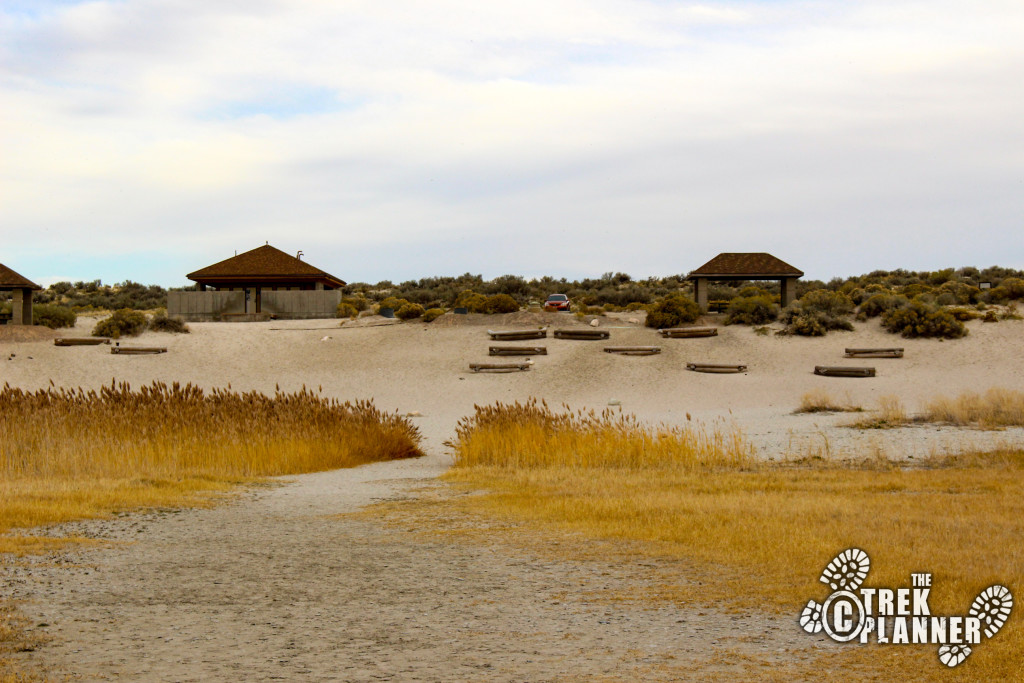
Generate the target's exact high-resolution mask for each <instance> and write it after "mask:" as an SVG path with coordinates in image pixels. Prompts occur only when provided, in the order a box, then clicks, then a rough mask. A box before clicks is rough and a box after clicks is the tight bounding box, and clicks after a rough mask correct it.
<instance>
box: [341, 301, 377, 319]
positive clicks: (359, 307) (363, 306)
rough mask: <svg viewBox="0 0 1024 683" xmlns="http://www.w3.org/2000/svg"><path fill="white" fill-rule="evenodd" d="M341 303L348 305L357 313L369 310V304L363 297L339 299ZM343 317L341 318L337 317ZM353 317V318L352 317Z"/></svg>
mask: <svg viewBox="0 0 1024 683" xmlns="http://www.w3.org/2000/svg"><path fill="white" fill-rule="evenodd" d="M341 303H343V304H348V305H349V306H352V307H353V308H354V309H356V312H357V313H361V312H363V311H366V310H369V308H370V302H369V300H368V299H367V298H366V297H365V296H343V297H341ZM338 317H339V318H340V317H343V316H340V315H339V316H338ZM353 317H354V316H353Z"/></svg>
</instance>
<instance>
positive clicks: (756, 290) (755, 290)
mask: <svg viewBox="0 0 1024 683" xmlns="http://www.w3.org/2000/svg"><path fill="white" fill-rule="evenodd" d="M736 296H738V297H741V298H744V299H749V298H750V297H752V296H766V297H769V298H771V299H772V300H774V299H775V297H774V295H772V293H771V292H769V291H768V290H767V289H765V288H764V287H758V286H757V285H747V286H746V287H744V288H743V289H741V290H740V291H739V293H738V294H736ZM734 298H736V297H729V299H730V300H732V299H734Z"/></svg>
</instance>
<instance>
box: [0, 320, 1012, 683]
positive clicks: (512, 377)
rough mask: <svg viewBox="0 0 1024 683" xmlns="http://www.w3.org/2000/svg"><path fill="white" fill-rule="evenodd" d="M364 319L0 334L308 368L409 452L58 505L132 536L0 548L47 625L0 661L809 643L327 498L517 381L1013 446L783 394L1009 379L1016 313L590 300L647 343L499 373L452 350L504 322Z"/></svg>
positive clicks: (544, 359) (243, 379) (169, 663)
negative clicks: (736, 369)
mask: <svg viewBox="0 0 1024 683" xmlns="http://www.w3.org/2000/svg"><path fill="white" fill-rule="evenodd" d="M523 317H524V316H519V318H520V321H519V324H522V318H523ZM377 322H380V321H376V320H363V321H360V322H359V324H358V325H354V326H346V327H343V328H339V327H338V326H337V323H336V321H313V322H309V321H303V322H287V323H281V322H272V323H255V324H196V325H192V329H193V333H192V334H190V335H184V336H168V335H157V334H147V335H145V336H144V337H143V338H142V339H140V340H131V341H126V342H124V343H126V344H136V343H138V344H145V345H156V344H159V345H166V346H167V347H168V348H169V352H168V353H167V354H162V355H158V356H117V355H111V354H110V353H109V348H108V347H82V348H59V347H55V346H53V345H52V342H51V341H46V340H43V341H35V342H17V343H15V342H12V341H5V340H4V339H3V337H2V335H0V368H2V370H0V372H2V378H3V380H4V381H6V382H9V383H10V384H12V385H15V386H21V387H26V388H31V387H42V386H45V385H47V384H48V382H49V381H50V380H52V381H53V382H54V383H56V384H58V385H64V386H72V387H77V386H85V387H94V386H98V385H100V384H103V383H106V382H110V380H111V379H112V378H116V379H118V380H127V381H129V382H131V383H132V384H134V385H138V384H142V383H147V382H150V381H152V380H163V381H168V382H171V381H178V382H193V383H196V384H199V385H202V386H206V387H212V386H224V385H227V384H229V383H230V384H231V385H232V386H233V387H235V388H238V389H257V390H260V391H265V392H272V391H274V388H275V386H277V385H279V386H280V387H281V388H282V389H296V388H298V387H300V386H302V385H303V384H304V385H306V386H310V387H318V386H320V387H322V388H323V391H324V393H325V394H328V395H331V396H336V397H339V398H344V399H355V398H373V399H374V401H375V402H376V403H377V405H378V406H380V407H382V408H384V409H387V410H396V411H400V412H403V413H405V412H409V411H419V412H421V413H422V414H423V416H422V417H417V418H414V419H415V421H416V423H417V424H418V425H419V426H420V428H421V429H422V431H423V433H424V435H425V437H426V446H427V450H428V453H429V455H428V456H427V457H425V458H422V459H419V460H417V461H411V462H395V463H381V464H376V465H371V466H367V467H362V468H357V469H354V470H343V471H338V472H328V473H321V474H313V475H306V476H302V477H296V478H293V479H291V480H289V482H288V483H286V484H284V485H282V486H280V487H276V488H269V489H267V488H261V489H258V490H254V491H249V492H246V493H244V494H243V495H242V496H241V497H240V499H239V500H237V501H236V502H234V503H231V504H228V505H224V506H221V507H218V508H216V509H212V510H190V511H183V512H177V513H166V512H164V513H152V514H145V515H130V516H126V517H123V518H120V519H117V520H111V521H104V522H89V523H79V524H74V525H68V526H67V530H68V531H75V532H80V533H86V534H90V535H94V536H97V537H101V538H109V539H115V540H131V541H133V543H131V544H130V545H122V546H118V547H115V548H113V549H106V550H94V551H84V552H77V553H73V554H69V555H65V556H61V557H58V558H56V560H57V561H56V562H54V561H52V560H53V559H54V558H49V559H47V560H45V561H39V562H33V563H30V564H29V565H28V566H17V565H12V564H8V565H6V566H4V567H3V569H2V571H3V576H4V584H5V585H6V586H7V588H8V592H9V593H10V594H11V595H12V596H13V597H15V598H18V599H23V600H25V601H26V602H25V604H24V610H25V612H26V614H28V615H29V616H30V617H31V619H32V621H33V623H35V624H47V626H45V627H38V628H39V629H40V630H43V631H45V632H47V633H49V634H50V635H51V636H53V640H52V642H51V644H49V645H47V646H45V647H43V648H42V649H40V650H39V651H38V652H35V653H27V654H24V655H23V657H24V658H25V659H26V660H27V661H28V662H29V663H35V664H40V665H42V666H44V667H45V668H46V669H47V670H49V671H50V672H52V673H55V674H61V673H74V674H79V675H82V676H84V677H86V678H92V677H97V678H100V679H107V678H109V679H120V680H131V681H165V680H179V681H201V680H202V681H233V680H275V679H281V680H311V681H321V680H322V681H328V680H342V681H345V680H351V681H368V680H402V681H404V680H410V681H411V680H427V681H441V680H498V681H518V680H531V681H539V680H575V679H577V678H578V680H587V679H590V678H593V677H595V676H600V675H608V676H611V677H613V678H618V679H622V680H631V679H636V678H638V677H640V676H641V675H642V676H643V677H645V678H650V679H658V678H662V677H664V678H666V679H670V678H672V677H674V676H678V674H679V673H680V671H685V669H686V666H687V665H686V662H687V661H688V660H689V659H691V658H697V659H706V658H707V657H708V656H709V654H710V653H712V652H713V651H714V649H715V646H726V647H729V648H732V649H733V650H734V651H737V652H746V653H749V654H750V655H751V656H756V657H766V656H767V657H768V658H771V657H772V656H774V655H773V653H775V655H777V653H779V652H781V651H786V650H790V649H793V648H798V649H799V648H806V647H809V646H810V647H813V646H815V643H814V641H813V640H811V639H807V638H806V637H805V636H803V634H802V632H800V631H798V629H797V627H796V624H795V620H793V619H776V618H765V617H745V616H743V617H741V616H737V615H727V614H720V613H716V612H714V611H710V610H704V609H701V610H695V609H681V608H658V609H645V608H643V607H640V606H628V605H625V606H623V605H618V604H613V605H610V604H606V603H602V602H600V601H595V600H594V598H593V595H594V594H595V592H596V593H598V594H599V593H600V592H602V591H612V592H614V591H615V590H617V589H618V588H621V587H624V586H626V585H636V584H637V583H640V584H643V582H645V581H648V580H650V570H649V568H648V567H644V566H617V565H613V564H609V563H602V562H601V561H599V560H579V561H574V562H554V561H551V560H545V559H542V558H538V557H534V556H531V555H529V554H528V553H525V552H524V551H518V550H511V549H508V548H490V547H476V546H469V545H466V546H463V545H453V544H450V543H447V542H444V541H439V540H424V539H423V538H422V537H420V536H418V535H416V534H415V533H412V530H405V529H394V528H387V527H385V526H382V525H380V524H377V523H374V522H373V521H367V520H354V519H349V518H344V517H342V518H332V517H331V515H335V514H337V513H344V512H348V511H352V510H356V509H358V508H360V507H361V506H364V505H366V504H368V503H370V502H373V501H376V500H386V499H392V498H396V497H402V496H403V495H406V492H407V491H408V490H409V489H410V488H413V487H416V486H422V485H424V484H427V483H429V482H430V480H431V479H432V478H433V477H435V476H436V475H437V474H438V473H439V472H441V471H443V469H444V468H445V467H446V466H447V464H448V456H447V454H446V453H445V451H444V449H443V447H442V445H441V444H442V442H443V441H444V440H445V439H447V438H449V437H450V436H451V434H452V430H453V429H454V426H455V423H456V421H457V420H458V419H459V418H460V417H462V416H464V415H467V414H469V413H470V412H471V411H472V408H473V405H474V403H491V402H493V401H496V400H503V401H512V400H524V399H526V398H528V397H531V396H535V397H538V398H544V399H546V400H547V401H548V402H549V403H556V404H557V403H562V402H565V403H568V404H570V405H572V406H573V407H593V408H598V409H601V408H604V407H605V406H607V404H608V402H609V400H610V399H616V400H618V401H620V402H621V404H622V407H623V410H625V411H627V412H632V413H635V414H637V415H639V416H640V417H642V418H644V419H648V420H665V421H673V422H681V421H685V420H686V419H687V414H688V413H689V414H690V416H691V417H692V418H693V419H697V420H708V421H712V420H718V419H722V420H726V421H735V422H736V423H737V424H739V425H740V426H741V427H742V428H743V429H744V430H745V431H746V432H747V433H748V435H749V436H750V438H751V439H752V440H753V441H754V443H755V444H756V447H757V448H758V450H759V452H761V453H762V454H763V455H765V456H766V457H778V456H781V455H784V454H785V453H786V452H788V451H790V450H793V449H796V450H800V449H806V448H812V447H815V446H817V445H820V444H823V443H825V442H826V441H827V442H828V443H829V444H830V447H831V448H832V449H834V450H842V451H846V452H847V453H849V454H854V453H862V452H865V451H866V450H868V449H871V448H876V447H877V448H882V449H885V450H887V451H888V452H890V453H891V454H894V455H904V456H905V455H913V454H916V453H921V454H924V453H927V452H928V451H929V450H930V449H932V448H942V447H959V446H970V445H990V444H993V443H997V442H999V441H1010V442H1014V443H1017V444H1018V445H1019V444H1020V442H1021V434H1020V431H1019V430H1008V431H1004V432H981V431H976V430H963V429H952V428H935V427H914V428H907V429H900V430H886V431H884V432H882V431H875V432H869V433H864V432H857V431H854V430H850V429H845V428H842V427H837V426H835V423H836V422H837V421H841V420H844V419H848V418H843V417H835V416H813V415H812V416H808V415H803V416H796V415H792V414H791V413H792V411H793V409H794V408H795V407H796V406H797V405H798V403H799V400H800V397H801V395H802V394H803V393H804V392H806V391H809V390H811V389H813V388H819V387H823V388H827V389H829V390H830V391H832V393H833V394H834V395H835V396H837V397H844V396H848V400H849V401H851V402H853V403H857V404H861V405H865V406H871V405H873V404H874V402H875V401H876V399H877V398H878V397H879V396H882V395H885V394H897V395H899V396H901V397H902V398H904V400H905V401H906V402H907V404H908V406H909V407H911V408H913V407H914V406H916V405H917V404H918V403H919V402H920V401H921V400H923V399H927V398H929V397H931V396H933V395H935V394H938V393H958V392H960V391H963V390H984V389H987V388H989V387H991V386H1005V387H1011V388H1019V387H1021V386H1022V384H1024V382H1022V381H1021V380H1022V379H1024V377H1022V374H1024V369H1022V364H1021V362H1020V361H1021V359H1022V358H1024V334H1022V333H1024V323H1021V322H1003V323H999V324H995V325H992V324H990V325H983V324H980V323H974V324H971V325H970V329H971V333H970V335H969V336H968V337H967V338H966V339H963V340H958V341H947V342H938V341H911V340H902V339H899V338H897V337H893V336H891V335H888V334H885V333H883V332H881V331H880V330H879V329H878V328H877V325H876V324H874V323H869V324H865V325H858V326H857V331H856V332H854V333H848V334H833V335H830V336H828V337H826V338H824V339H801V338H782V337H774V336H767V337H765V336H758V335H755V334H754V333H753V332H752V331H751V330H750V329H749V328H745V327H733V328H723V329H722V330H721V335H720V336H719V337H717V338H709V339H695V340H661V339H659V338H658V337H657V336H656V335H655V333H654V332H652V331H650V330H646V329H643V328H640V327H638V326H636V325H634V324H630V323H628V322H627V320H626V316H623V317H622V319H607V320H602V325H603V326H605V327H609V328H611V329H612V340H611V343H614V344H657V345H660V346H661V347H662V348H663V349H664V350H663V353H662V354H661V355H658V356H651V357H619V356H613V355H610V354H606V353H603V352H602V351H601V347H602V346H603V345H604V343H603V342H578V341H562V340H555V339H551V338H549V339H547V340H546V341H544V342H543V343H544V344H545V345H546V346H547V347H548V349H549V355H548V356H540V357H537V358H535V359H534V360H535V365H534V367H533V369H532V370H530V371H528V372H523V373H516V374H509V375H477V374H472V373H470V372H469V371H468V363H469V362H471V361H483V360H486V358H487V356H486V353H487V347H488V345H489V344H490V341H489V339H488V338H487V336H486V334H485V330H486V328H487V327H492V328H497V327H508V326H512V325H514V324H515V321H511V320H510V321H504V322H501V321H498V320H495V319H478V318H475V317H470V318H469V319H463V320H458V321H457V322H458V323H459V324H454V323H455V322H456V321H454V320H442V321H440V323H441V324H436V323H435V324H433V325H424V324H421V323H411V324H400V325H386V326H385V325H380V326H373V325H375V324H376V323H377ZM553 322H555V323H556V324H558V325H562V324H574V322H575V321H574V320H573V319H572V318H571V317H567V316H562V317H556V318H554V320H553ZM712 322H714V321H713V320H712ZM88 326H89V322H88V321H83V323H82V324H81V325H80V327H79V329H77V330H75V332H74V333H75V334H86V333H87V330H88ZM310 328H312V329H310ZM531 343H532V342H531ZM845 346H903V347H905V348H906V357H905V358H904V359H901V360H871V361H859V360H858V361H849V360H844V359H843V358H842V351H843V348H844V347H845ZM12 354H13V356H12ZM687 361H708V362H735V363H745V364H747V365H749V367H750V369H749V372H747V373H746V374H740V375H702V374H697V373H692V372H688V371H686V370H685V363H686V362H687ZM815 364H836V365H842V364H849V365H861V364H872V365H875V366H876V367H877V368H878V376H877V377H876V378H873V379H837V378H825V377H818V376H815V375H814V374H812V370H813V367H814V365H815ZM72 565H73V566H72ZM662 569H663V568H662ZM789 656H792V655H787V657H789ZM666 667H667V668H666ZM659 672H660V673H659ZM672 672H674V673H672Z"/></svg>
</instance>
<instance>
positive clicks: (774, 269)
mask: <svg viewBox="0 0 1024 683" xmlns="http://www.w3.org/2000/svg"><path fill="white" fill-rule="evenodd" d="M803 275H804V274H803V271H801V270H797V269H796V268H794V267H793V266H791V265H789V264H788V263H786V262H785V261H783V260H781V259H777V258H775V257H774V256H772V255H771V254H766V253H765V252H763V251H757V252H726V253H724V254H719V255H718V256H716V257H715V258H713V259H711V260H710V261H708V262H707V263H705V264H704V265H703V266H701V267H700V268H698V269H697V270H693V271H690V275H689V277H691V278H693V277H707V278H715V277H743V278H744V279H747V280H756V279H757V278H762V277H765V278H776V277H803Z"/></svg>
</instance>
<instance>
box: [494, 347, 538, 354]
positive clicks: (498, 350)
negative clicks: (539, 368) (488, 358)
mask: <svg viewBox="0 0 1024 683" xmlns="http://www.w3.org/2000/svg"><path fill="white" fill-rule="evenodd" d="M488 351H489V352H490V355H492V356H546V355H548V347H546V346H492V347H490V348H489V349H488Z"/></svg>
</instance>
